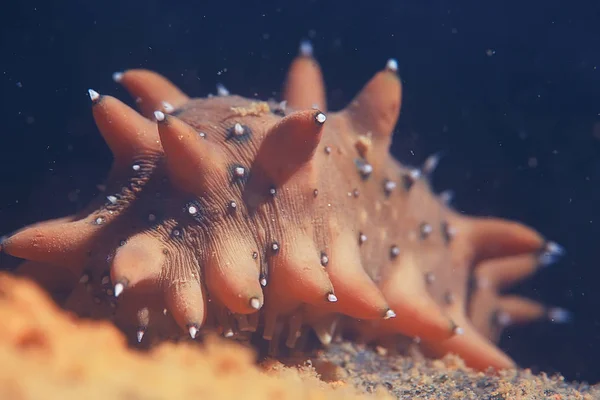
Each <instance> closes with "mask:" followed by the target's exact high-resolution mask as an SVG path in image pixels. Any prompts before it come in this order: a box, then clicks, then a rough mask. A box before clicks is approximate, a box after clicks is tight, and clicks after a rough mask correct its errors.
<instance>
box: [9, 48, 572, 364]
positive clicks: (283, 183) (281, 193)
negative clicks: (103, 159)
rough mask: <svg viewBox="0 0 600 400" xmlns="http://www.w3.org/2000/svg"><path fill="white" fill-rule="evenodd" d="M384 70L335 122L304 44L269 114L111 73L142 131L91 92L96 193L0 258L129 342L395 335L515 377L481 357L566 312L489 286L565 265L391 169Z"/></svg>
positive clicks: (241, 101)
mask: <svg viewBox="0 0 600 400" xmlns="http://www.w3.org/2000/svg"><path fill="white" fill-rule="evenodd" d="M397 70H398V64H397V62H396V61H395V60H389V61H388V62H387V64H386V66H385V68H384V69H383V70H382V71H380V72H379V73H377V74H376V75H375V77H374V78H373V79H371V81H370V82H368V83H367V85H366V86H365V87H364V88H363V90H362V91H361V92H360V93H359V94H358V95H357V96H356V98H355V99H354V100H353V101H352V102H351V103H350V104H349V105H348V107H346V108H345V109H343V110H341V111H339V112H328V111H327V109H326V99H325V92H326V91H325V88H324V84H323V79H322V74H321V71H320V68H319V66H318V64H317V62H316V61H315V60H314V58H313V56H312V47H310V45H309V44H307V43H303V45H302V46H301V53H300V55H299V56H298V57H297V58H296V59H295V60H294V61H293V63H292V66H291V68H290V72H289V75H288V80H287V83H286V86H285V89H284V100H285V101H283V102H281V103H276V102H273V101H270V102H259V101H256V100H250V99H246V98H242V97H239V96H233V95H229V94H228V92H227V91H226V90H220V95H219V96H215V97H212V96H209V97H208V98H201V99H190V98H188V97H187V95H185V94H184V93H183V92H182V91H181V90H180V89H178V88H177V87H175V86H174V85H173V84H172V83H170V82H169V81H168V80H166V79H165V78H164V77H161V76H160V75H158V74H156V73H153V72H150V71H145V70H129V71H125V72H123V73H116V74H115V75H114V79H115V80H116V81H118V82H120V83H121V84H123V85H124V86H125V88H127V90H128V91H129V92H130V93H131V94H132V95H133V97H134V98H135V99H136V103H137V105H138V106H139V108H140V109H141V111H142V114H143V116H142V115H140V114H138V113H137V112H136V111H134V110H133V109H131V108H129V107H128V106H127V105H125V104H123V103H122V102H120V101H119V100H117V99H115V98H113V97H110V96H107V95H100V94H98V93H97V92H95V91H93V90H90V91H89V93H90V97H91V100H92V112H93V115H94V119H95V121H96V125H97V127H98V129H99V130H100V133H101V134H102V135H103V137H104V138H105V140H106V142H107V144H108V146H109V147H110V149H111V151H112V152H113V154H114V158H115V160H114V164H113V167H112V170H111V172H110V174H109V177H108V179H107V183H106V190H105V191H104V193H102V194H101V195H100V196H99V197H98V198H97V199H95V200H94V201H93V202H92V203H91V204H90V205H89V206H88V207H87V208H86V209H85V210H84V211H82V212H80V213H78V214H77V215H73V216H69V217H65V218H62V219H59V220H55V221H49V222H44V223H41V224H37V225H33V226H30V227H26V228H24V229H22V230H20V231H18V232H16V233H14V234H13V235H11V236H8V237H7V238H5V239H4V240H3V242H2V245H1V246H2V247H1V249H2V251H3V252H5V253H8V254H11V255H13V256H16V257H20V258H23V259H26V260H29V261H26V262H25V263H24V264H23V266H22V267H21V269H20V272H21V273H23V274H26V275H30V276H32V277H34V278H36V279H37V280H38V281H39V282H41V283H42V284H45V286H46V287H48V288H49V289H51V290H52V289H56V288H57V286H61V285H63V286H64V285H67V286H68V284H65V283H64V282H60V279H57V277H56V275H55V274H52V273H48V270H50V271H54V270H55V268H61V269H60V270H57V271H62V272H61V276H64V279H65V280H68V279H69V278H70V279H71V280H72V279H73V277H80V280H79V283H77V284H75V285H74V287H73V288H72V293H71V295H70V296H69V298H68V299H67V300H66V302H65V304H64V306H65V307H66V308H68V309H71V310H74V311H76V312H77V313H78V314H79V315H82V316H87V317H94V318H109V319H111V320H113V321H114V322H115V323H116V324H117V325H118V326H119V327H120V328H122V329H123V330H124V331H125V332H127V333H128V334H129V337H132V338H135V339H136V340H137V341H138V342H144V343H152V342H154V341H156V340H159V339H164V338H170V337H173V336H180V335H181V334H182V333H183V334H185V335H188V336H189V337H191V339H195V338H196V337H197V335H199V334H203V333H205V332H209V331H215V330H216V331H218V332H220V333H221V334H223V335H224V336H225V337H235V338H247V337H251V336H253V335H256V334H262V337H263V338H264V339H266V340H270V341H271V343H272V346H271V348H272V351H276V349H277V347H278V346H279V344H280V343H281V342H285V344H286V345H287V346H288V347H291V348H293V347H295V346H296V345H297V344H298V343H300V342H299V340H298V339H300V338H301V337H304V336H305V334H306V330H307V329H309V328H312V329H313V330H314V331H315V332H316V334H317V336H318V337H319V339H320V340H321V342H322V343H323V344H324V345H327V344H329V343H330V342H331V339H332V337H333V335H334V333H335V332H336V330H337V331H341V332H346V331H354V332H356V333H358V337H359V338H360V339H361V340H365V341H383V340H387V339H389V338H390V337H394V336H398V335H402V336H409V337H413V338H418V339H419V342H420V343H421V346H422V347H423V349H424V350H425V351H426V352H428V353H430V354H433V355H436V356H440V355H443V354H446V353H449V352H452V353H456V354H458V355H459V356H461V357H462V358H464V359H465V361H466V363H467V364H468V365H470V366H473V367H475V368H479V369H485V368H487V367H493V368H496V369H501V368H510V367H513V366H514V363H513V361H512V360H511V359H510V358H509V357H508V356H506V355H505V354H504V353H502V352H501V351H500V350H499V349H497V348H496V346H495V345H494V344H493V341H495V340H497V338H498V335H499V332H500V331H501V329H502V328H503V327H505V326H506V325H508V324H511V323H524V322H527V321H530V320H534V319H539V318H544V317H548V316H549V315H557V313H558V314H560V312H558V311H560V310H558V309H551V308H548V307H545V306H543V305H541V304H537V303H534V302H532V301H530V300H527V299H522V298H518V297H514V296H503V295H501V294H500V290H501V289H502V288H504V287H505V286H507V285H511V284H513V283H515V282H517V281H519V280H521V279H524V278H526V277H527V276H529V275H531V274H533V273H534V272H535V271H536V270H537V268H538V267H539V266H541V265H542V266H543V265H546V264H548V263H550V262H552V261H554V259H555V258H556V257H557V256H559V255H561V254H562V252H563V250H562V248H560V246H558V245H557V244H555V243H553V242H549V241H547V240H546V239H545V238H544V237H542V236H541V235H540V234H539V233H537V232H536V231H534V230H532V229H530V228H527V227H525V226H523V225H521V224H518V223H515V222H510V221H504V220H502V219H493V218H473V217H466V216H462V215H460V214H458V213H457V212H455V211H454V210H452V209H451V208H450V206H449V205H448V204H447V196H446V195H440V196H437V195H435V194H434V193H433V192H432V191H431V190H430V185H429V182H428V177H429V175H430V174H431V173H432V172H433V170H434V169H435V167H436V166H437V162H438V158H437V156H432V157H430V158H429V159H428V160H426V162H425V164H424V165H423V167H422V168H412V167H406V166H403V165H402V164H400V163H399V162H398V161H396V160H395V159H393V158H392V157H391V156H390V155H389V147H390V144H391V137H392V133H393V131H394V128H395V126H396V122H397V119H398V117H399V113H400V103H401V97H402V85H401V81H400V79H399V77H398V74H397ZM65 271H68V273H66V272H65ZM557 310H558V311H557ZM563 315H564V314H563ZM499 316H500V317H502V318H499ZM388 342H389V340H388Z"/></svg>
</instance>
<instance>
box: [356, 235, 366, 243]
mask: <svg viewBox="0 0 600 400" xmlns="http://www.w3.org/2000/svg"><path fill="white" fill-rule="evenodd" d="M366 241H367V235H365V234H364V233H361V234H360V235H359V236H358V242H359V243H360V244H363V243H364V242H366Z"/></svg>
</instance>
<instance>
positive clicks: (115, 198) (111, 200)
mask: <svg viewBox="0 0 600 400" xmlns="http://www.w3.org/2000/svg"><path fill="white" fill-rule="evenodd" d="M106 199H107V200H108V201H110V203H111V204H117V197H116V196H112V195H110V196H106Z"/></svg>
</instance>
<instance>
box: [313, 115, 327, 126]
mask: <svg viewBox="0 0 600 400" xmlns="http://www.w3.org/2000/svg"><path fill="white" fill-rule="evenodd" d="M316 120H317V122H318V123H319V124H324V123H325V121H326V120H327V116H326V115H325V114H323V113H318V114H317V117H316Z"/></svg>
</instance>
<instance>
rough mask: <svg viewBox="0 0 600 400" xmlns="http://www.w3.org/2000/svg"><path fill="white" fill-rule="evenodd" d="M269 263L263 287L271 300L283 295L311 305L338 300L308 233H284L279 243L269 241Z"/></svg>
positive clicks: (288, 298) (287, 298)
mask: <svg viewBox="0 0 600 400" xmlns="http://www.w3.org/2000/svg"><path fill="white" fill-rule="evenodd" d="M268 264H269V280H268V283H267V286H266V290H267V295H268V297H269V298H270V299H278V298H284V297H285V298H286V300H290V299H295V300H297V301H298V302H300V303H307V304H313V305H324V304H328V303H335V302H337V301H338V298H337V295H336V294H335V293H334V288H333V284H332V283H331V281H330V280H329V276H328V275H327V272H326V270H325V269H324V268H323V266H322V265H321V262H320V260H319V252H318V251H317V249H316V248H315V245H314V243H313V241H312V237H311V236H310V235H307V234H306V233H299V234H297V235H294V236H291V235H287V238H284V240H283V241H282V242H281V243H279V242H274V243H272V244H271V249H270V254H269V259H268ZM282 303H283V302H282ZM272 305H273V304H269V307H271V306H272ZM275 308H277V305H276V304H275Z"/></svg>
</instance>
